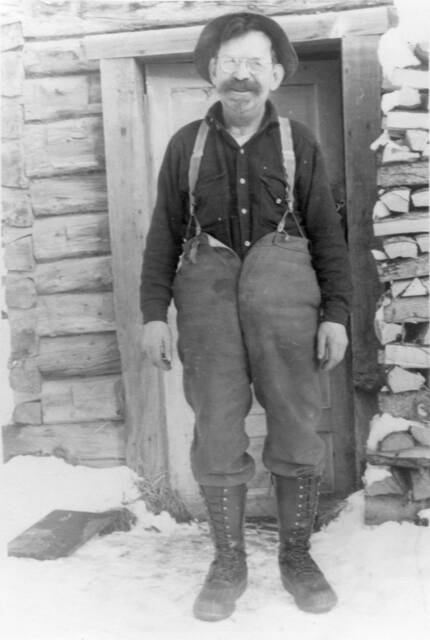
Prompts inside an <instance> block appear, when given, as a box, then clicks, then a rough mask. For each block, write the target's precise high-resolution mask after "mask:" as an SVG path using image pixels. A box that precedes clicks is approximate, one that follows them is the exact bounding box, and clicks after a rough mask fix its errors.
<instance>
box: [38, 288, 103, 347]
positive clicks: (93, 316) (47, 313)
mask: <svg viewBox="0 0 430 640" xmlns="http://www.w3.org/2000/svg"><path fill="white" fill-rule="evenodd" d="M114 330H115V312H114V305H113V294H112V293H111V292H106V293H104V292H97V293H58V294H52V295H49V296H39V297H38V301H37V333H38V335H39V336H61V335H67V334H81V333H94V332H100V331H114Z"/></svg>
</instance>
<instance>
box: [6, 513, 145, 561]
mask: <svg viewBox="0 0 430 640" xmlns="http://www.w3.org/2000/svg"><path fill="white" fill-rule="evenodd" d="M135 521H136V517H135V516H134V515H133V514H132V513H131V512H130V511H129V510H128V509H126V508H122V509H112V510H110V511H102V512H100V513H95V512H91V511H70V510H67V511H65V510H61V509H56V510H55V511H51V513H49V514H48V515H47V516H45V517H44V518H42V519H41V520H39V521H38V522H36V524H34V525H33V526H32V527H29V528H28V529H26V531H24V532H23V533H21V534H20V535H19V536H17V537H16V538H14V539H13V540H12V541H11V542H9V544H8V555H9V556H13V557H15V558H34V559H35V560H55V559H56V558H64V557H67V556H70V555H72V553H74V551H76V550H77V549H79V547H82V545H83V544H85V543H86V542H87V541H88V540H90V538H92V537H94V536H95V535H97V534H99V535H103V534H104V533H112V532H113V531H129V530H130V529H131V523H134V522H135Z"/></svg>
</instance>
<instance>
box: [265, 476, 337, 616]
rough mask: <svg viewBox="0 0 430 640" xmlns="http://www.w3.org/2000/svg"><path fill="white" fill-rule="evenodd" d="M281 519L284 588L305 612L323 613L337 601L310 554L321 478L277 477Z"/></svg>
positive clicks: (277, 497) (280, 557) (280, 555)
mask: <svg viewBox="0 0 430 640" xmlns="http://www.w3.org/2000/svg"><path fill="white" fill-rule="evenodd" d="M273 478H274V483H275V490H276V499H277V503H278V518H279V537H280V547H279V566H280V569H281V578H282V584H283V585H284V587H285V589H286V590H287V591H289V593H291V594H292V595H293V597H294V600H295V601H296V604H297V606H298V607H299V608H300V609H302V610H303V611H308V612H312V613H323V612H325V611H329V610H330V609H332V608H333V607H334V606H335V604H336V602H337V597H336V594H335V593H334V591H333V589H332V588H331V586H330V585H329V584H328V582H327V580H326V579H325V577H324V575H323V573H322V571H321V569H320V568H319V567H318V565H317V564H316V563H315V562H314V560H313V559H312V558H311V556H310V554H309V549H310V537H311V534H312V529H313V526H314V521H315V516H316V513H317V509H318V498H319V486H320V483H321V478H320V477H318V476H314V475H312V474H305V475H301V476H299V477H284V476H278V475H274V476H273Z"/></svg>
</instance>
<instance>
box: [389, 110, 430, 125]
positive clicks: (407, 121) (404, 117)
mask: <svg viewBox="0 0 430 640" xmlns="http://www.w3.org/2000/svg"><path fill="white" fill-rule="evenodd" d="M387 128H388V129H428V128H429V115H428V113H425V112H420V111H390V112H389V113H388V114H387Z"/></svg>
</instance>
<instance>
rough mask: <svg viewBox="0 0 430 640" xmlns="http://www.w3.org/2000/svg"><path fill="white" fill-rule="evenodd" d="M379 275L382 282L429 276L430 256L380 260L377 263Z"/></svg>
mask: <svg viewBox="0 0 430 640" xmlns="http://www.w3.org/2000/svg"><path fill="white" fill-rule="evenodd" d="M376 268H377V271H378V277H379V280H380V281H381V282H390V281H391V280H406V279H408V278H416V277H420V276H427V275H428V272H429V267H428V256H426V255H422V256H418V258H416V259H413V260H412V259H406V260H403V259H399V260H393V261H386V262H385V261H378V262H377V263H376Z"/></svg>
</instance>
